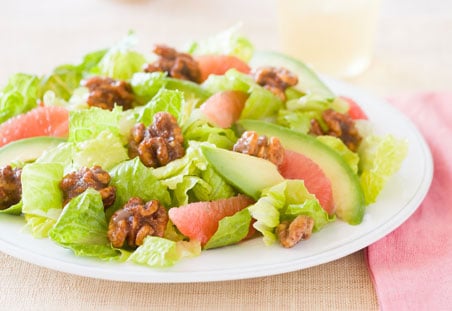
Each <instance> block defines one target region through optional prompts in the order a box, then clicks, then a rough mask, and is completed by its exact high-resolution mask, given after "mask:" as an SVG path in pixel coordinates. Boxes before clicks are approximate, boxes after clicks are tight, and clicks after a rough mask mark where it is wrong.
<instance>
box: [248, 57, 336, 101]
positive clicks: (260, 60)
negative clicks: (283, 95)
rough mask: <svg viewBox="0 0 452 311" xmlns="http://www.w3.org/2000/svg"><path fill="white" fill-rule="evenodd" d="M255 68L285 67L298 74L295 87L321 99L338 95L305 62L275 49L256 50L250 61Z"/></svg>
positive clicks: (329, 98) (330, 98)
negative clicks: (274, 50)
mask: <svg viewBox="0 0 452 311" xmlns="http://www.w3.org/2000/svg"><path fill="white" fill-rule="evenodd" d="M250 66H251V67H253V68H257V67H261V66H274V67H284V68H286V69H288V70H290V71H292V72H293V73H295V74H296V75H297V76H298V84H297V85H296V86H295V88H296V89H297V90H299V91H301V92H303V93H304V94H315V95H316V96H318V97H319V99H323V100H332V99H334V98H335V97H336V95H335V94H334V93H333V92H332V91H331V90H330V89H329V88H328V87H327V86H326V85H325V83H323V82H322V80H320V78H319V76H317V74H316V73H315V72H314V71H313V70H312V69H310V68H309V67H308V66H307V65H306V64H304V63H303V62H301V61H299V60H297V59H295V58H292V57H290V56H288V55H285V54H282V53H278V52H273V51H256V52H255V53H254V55H253V58H252V59H251V61H250Z"/></svg>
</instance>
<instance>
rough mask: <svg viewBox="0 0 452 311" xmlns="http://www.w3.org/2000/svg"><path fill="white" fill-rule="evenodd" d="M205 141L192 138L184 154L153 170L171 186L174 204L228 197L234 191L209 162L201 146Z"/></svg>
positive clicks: (169, 187)
mask: <svg viewBox="0 0 452 311" xmlns="http://www.w3.org/2000/svg"><path fill="white" fill-rule="evenodd" d="M202 144H207V143H199V142H195V141H190V142H189V146H188V148H187V150H186V151H185V156H184V157H182V158H180V159H177V160H175V161H172V162H170V163H168V164H167V165H166V166H163V167H159V168H157V169H155V170H154V175H155V176H156V177H157V178H158V179H159V180H161V182H162V183H163V184H164V185H166V186H167V187H168V189H171V190H172V192H173V194H174V199H175V201H174V202H173V205H175V206H179V205H185V204H188V203H189V202H193V201H194V200H201V199H202V200H204V201H210V200H215V199H220V198H227V197H230V196H232V195H233V194H234V193H235V192H234V190H233V188H232V187H231V186H230V185H229V184H227V183H226V182H225V181H224V180H223V179H222V178H221V177H220V176H219V175H218V174H217V173H216V172H215V171H214V170H213V169H212V168H211V167H210V166H209V163H208V161H207V160H206V159H205V158H204V155H203V154H202V152H201V149H200V146H201V145H202ZM209 145H210V144H209Z"/></svg>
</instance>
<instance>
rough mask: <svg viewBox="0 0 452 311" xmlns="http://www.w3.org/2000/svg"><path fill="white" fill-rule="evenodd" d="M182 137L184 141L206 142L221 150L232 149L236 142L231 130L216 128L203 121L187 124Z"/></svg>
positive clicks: (197, 120) (196, 120)
mask: <svg viewBox="0 0 452 311" xmlns="http://www.w3.org/2000/svg"><path fill="white" fill-rule="evenodd" d="M183 135H184V138H185V139H186V140H196V141H200V142H208V143H211V144H214V145H215V146H217V147H218V148H223V149H232V147H233V146H234V144H235V143H236V141H237V136H236V135H235V132H234V131H233V130H232V129H223V128H221V127H216V126H214V125H212V124H210V123H209V122H208V121H207V120H204V119H195V120H192V121H191V122H187V126H186V127H185V128H183Z"/></svg>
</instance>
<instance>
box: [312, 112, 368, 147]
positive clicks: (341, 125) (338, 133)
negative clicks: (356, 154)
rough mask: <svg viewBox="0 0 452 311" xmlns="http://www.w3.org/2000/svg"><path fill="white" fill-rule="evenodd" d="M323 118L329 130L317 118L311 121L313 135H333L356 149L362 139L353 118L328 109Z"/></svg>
mask: <svg viewBox="0 0 452 311" xmlns="http://www.w3.org/2000/svg"><path fill="white" fill-rule="evenodd" d="M322 119H323V120H324V121H325V123H326V125H327V126H328V130H327V131H324V130H323V129H322V128H321V126H320V124H319V122H318V121H317V120H315V119H313V120H312V121H311V128H310V130H309V133H310V134H313V135H331V136H334V137H337V138H339V139H340V140H342V141H343V142H344V144H345V145H346V146H347V147H348V148H349V149H350V150H351V151H356V150H357V149H358V146H359V144H360V142H361V140H362V137H361V135H360V134H359V132H358V129H357V128H356V126H355V122H354V121H353V119H352V118H351V117H350V116H349V115H347V114H343V113H339V112H337V111H334V110H333V109H327V110H325V111H324V112H323V113H322Z"/></svg>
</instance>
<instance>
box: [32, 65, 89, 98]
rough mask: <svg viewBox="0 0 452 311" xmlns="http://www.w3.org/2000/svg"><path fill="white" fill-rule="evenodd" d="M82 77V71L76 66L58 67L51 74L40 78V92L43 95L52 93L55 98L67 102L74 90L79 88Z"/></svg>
mask: <svg viewBox="0 0 452 311" xmlns="http://www.w3.org/2000/svg"><path fill="white" fill-rule="evenodd" d="M82 77H83V74H82V71H81V70H79V68H78V67H77V66H74V65H61V66H58V67H57V68H55V69H54V70H53V72H52V74H50V75H47V76H44V77H43V78H42V80H41V88H40V92H41V93H42V94H45V93H46V92H49V91H52V92H53V93H54V94H55V96H56V97H58V98H61V99H63V100H69V98H70V97H71V96H72V93H73V92H74V90H75V89H76V88H78V87H79V86H80V81H81V80H82Z"/></svg>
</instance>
